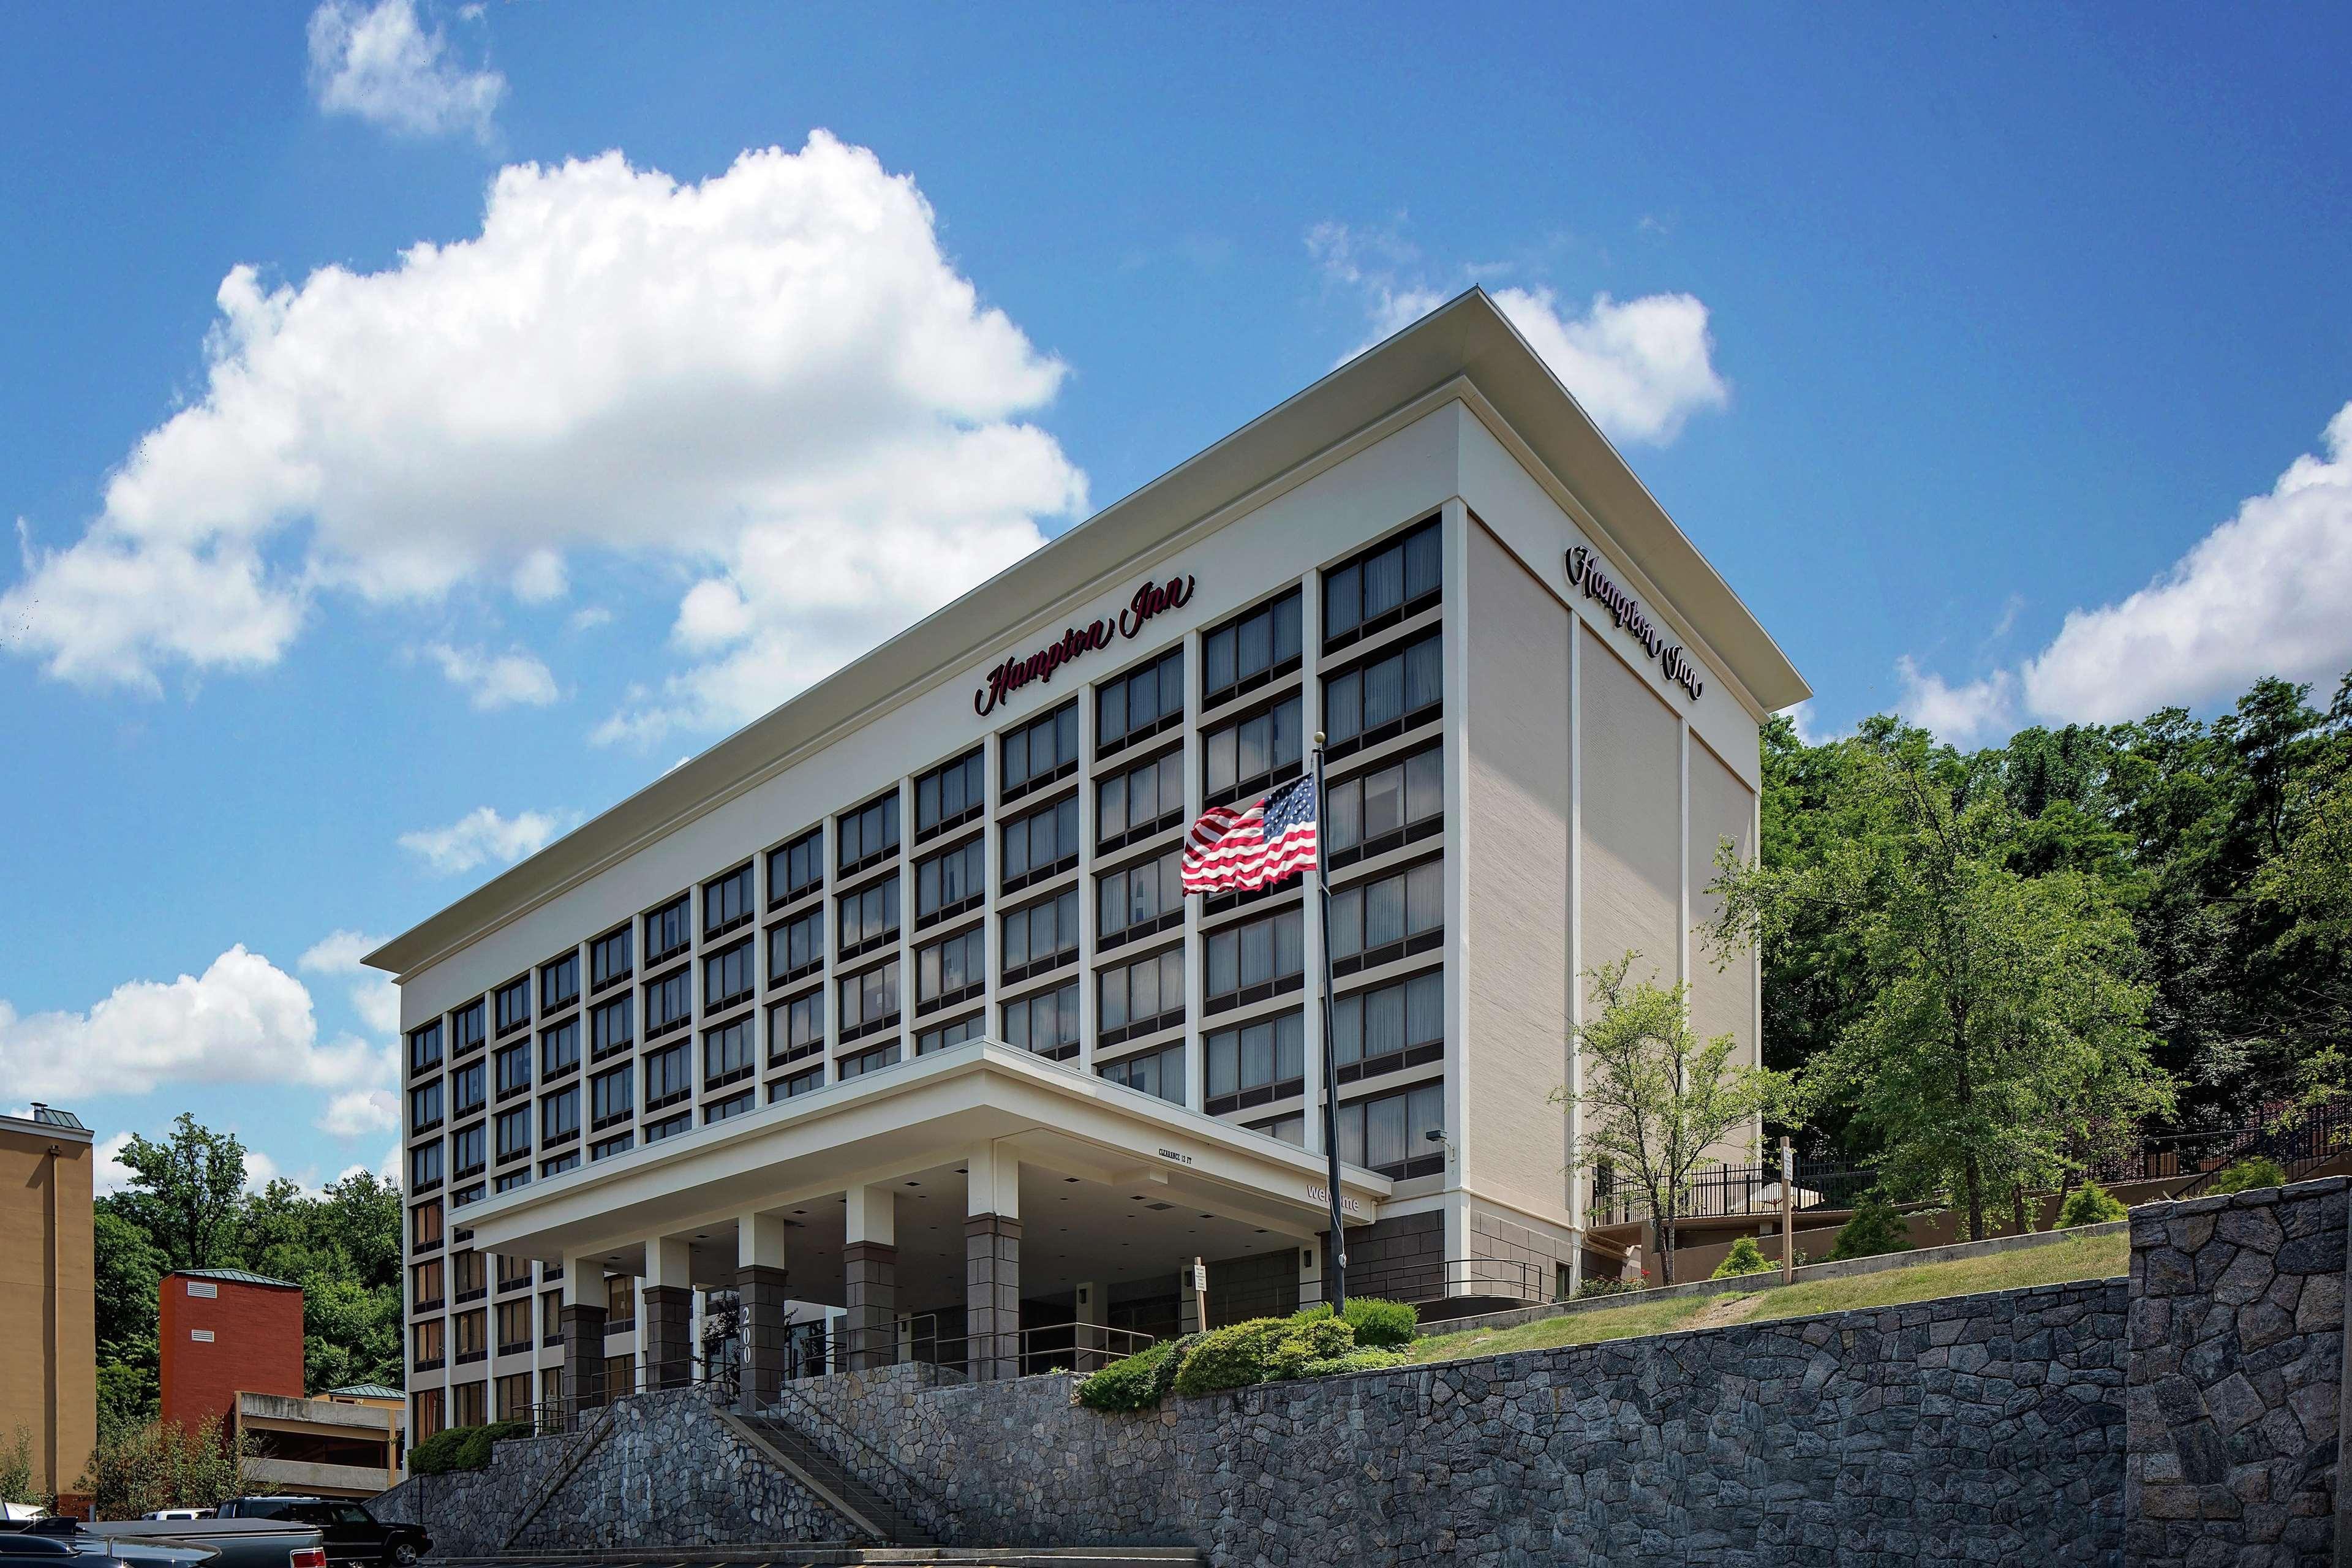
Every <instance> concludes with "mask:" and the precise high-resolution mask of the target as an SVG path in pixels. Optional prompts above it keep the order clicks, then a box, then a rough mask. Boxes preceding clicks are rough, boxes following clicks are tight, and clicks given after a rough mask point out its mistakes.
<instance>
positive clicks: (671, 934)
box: [646, 893, 694, 963]
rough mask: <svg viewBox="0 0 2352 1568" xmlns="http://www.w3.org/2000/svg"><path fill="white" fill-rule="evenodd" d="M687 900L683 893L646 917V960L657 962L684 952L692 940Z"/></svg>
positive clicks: (692, 934)
mask: <svg viewBox="0 0 2352 1568" xmlns="http://www.w3.org/2000/svg"><path fill="white" fill-rule="evenodd" d="M687 905H688V898H687V896H686V895H685V894H684V893H680V894H679V895H678V896H677V898H675V899H672V900H670V901H669V902H668V903H666V904H664V905H663V906H662V907H661V908H659V909H657V910H655V911H654V912H653V913H651V914H649V915H647V916H646V963H660V962H661V961H662V960H663V959H665V958H671V957H675V956H676V955H677V954H678V953H681V952H685V951H686V950H687V949H688V947H689V946H691V945H692V944H693V942H694V931H693V928H692V926H691V925H690V924H689V923H688V921H689V916H688V909H687Z"/></svg>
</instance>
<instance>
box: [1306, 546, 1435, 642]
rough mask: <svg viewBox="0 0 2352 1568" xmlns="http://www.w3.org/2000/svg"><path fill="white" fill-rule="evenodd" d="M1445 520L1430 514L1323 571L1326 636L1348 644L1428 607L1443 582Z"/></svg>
mask: <svg viewBox="0 0 2352 1568" xmlns="http://www.w3.org/2000/svg"><path fill="white" fill-rule="evenodd" d="M1440 537H1441V535H1440V531H1439V523H1438V520H1437V519H1435V518H1432V519H1430V520H1429V521H1427V522H1424V523H1423V524H1422V525H1421V526H1420V527H1419V528H1416V529H1413V530H1412V531H1409V532H1407V533H1405V534H1403V535H1402V536H1401V537H1399V538H1396V539H1392V540H1391V541H1389V542H1387V543H1385V544H1379V545H1375V546H1373V547H1372V548H1371V549H1370V550H1367V551H1365V552H1363V553H1362V554H1361V555H1359V556H1357V557H1356V558H1355V559H1354V560H1352V561H1349V562H1348V563H1345V564H1343V565H1340V566H1337V567H1334V568H1333V569H1331V570H1330V571H1328V572H1326V573H1325V574H1323V642H1324V646H1325V647H1332V646H1335V645H1339V646H1344V645H1345V644H1346V643H1348V642H1350V641H1353V640H1354V639H1355V638H1356V637H1360V636H1361V635H1363V634H1364V633H1365V632H1367V631H1376V630H1378V629H1379V628H1380V627H1381V626H1383V625H1390V624H1393V623H1394V621H1396V620H1397V619H1400V618H1402V616H1409V615H1412V614H1415V613H1417V612H1419V611H1420V610H1423V609H1424V608H1426V607H1427V606H1428V605H1431V604H1433V603H1435V602H1436V596H1437V595H1438V592H1439V589H1440V588H1441V587H1442V586H1443V579H1442V570H1441V553H1442V552H1440V550H1439V548H1438V545H1439V540H1440Z"/></svg>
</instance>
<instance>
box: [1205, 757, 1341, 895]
mask: <svg viewBox="0 0 2352 1568" xmlns="http://www.w3.org/2000/svg"><path fill="white" fill-rule="evenodd" d="M1313 864H1315V779H1314V776H1313V775H1312V774H1309V775H1308V776H1307V777H1306V778H1303V779H1300V780H1298V781H1297V783H1296V784H1287V785H1285V786H1284V787H1283V788H1281V789H1278V790H1276V791H1275V792H1274V794H1272V795H1267V796H1266V797H1265V799H1264V800H1261V801H1259V802H1258V803H1257V804H1256V805H1251V806H1247V807H1244V808H1242V809H1239V810H1236V809H1235V808H1234V807H1233V806H1230V805H1213V806H1211V807H1210V808H1209V809H1208V810H1206V811H1204V812H1202V814H1201V820H1200V821H1198V822H1196V823H1194V824H1192V831H1191V832H1189V833H1187V834H1185V836H1184V873H1183V874H1184V890H1185V891H1186V892H1188V893H1215V892H1222V891H1223V889H1227V888H1263V887H1266V886H1269V885H1270V884H1272V883H1276V882H1279V881H1281V880H1282V879H1284V878H1285V877H1287V876H1290V875H1292V874H1293V873H1295V872H1297V871H1298V870H1301V869H1303V868H1306V867H1308V866H1312V865H1313Z"/></svg>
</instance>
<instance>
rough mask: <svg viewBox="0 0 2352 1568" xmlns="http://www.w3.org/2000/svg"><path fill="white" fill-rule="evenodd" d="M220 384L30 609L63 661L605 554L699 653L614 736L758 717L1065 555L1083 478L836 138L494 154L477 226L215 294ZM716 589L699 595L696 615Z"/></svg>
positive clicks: (198, 662)
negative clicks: (365, 264) (553, 154)
mask: <svg viewBox="0 0 2352 1568" xmlns="http://www.w3.org/2000/svg"><path fill="white" fill-rule="evenodd" d="M219 306H220V312H221V314H220V320H219V322H218V324H217V326H216V327H215V330H214V331H213V333H212V336H211V339H210V343H209V357H210V363H209V367H208V370H207V374H206V382H205V387H204V390H203V393H202V395H201V396H200V397H198V398H197V399H196V400H195V401H194V403H192V404H191V405H189V406H187V407H185V408H184V409H182V410H181V411H180V412H179V413H177V414H175V415H174V416H173V417H172V418H170V419H169V420H167V421H165V422H164V423H163V425H162V426H159V427H158V428H156V429H154V430H152V431H151V432H150V433H149V434H148V435H147V436H146V437H144V438H142V440H141V441H140V442H139V444H138V445H137V447H135V449H134V450H133V451H132V452H131V455H130V456H129V457H128V458H126V460H125V461H124V463H123V464H122V466H121V468H119V469H118V470H117V471H116V472H115V474H114V475H113V476H112V478H111V479H110V481H109V483H108V485H107V487H106V492H105V501H104V506H103V509H102V510H101V511H100V514H99V515H98V516H97V517H96V518H95V519H93V520H92V521H90V522H89V525H88V526H87V528H86V529H85V530H84V531H83V532H82V534H81V535H80V537H79V538H78V539H77V540H75V541H73V542H70V543H66V544H62V545H58V546H54V547H47V548H41V547H35V546H32V545H28V546H27V547H26V566H25V572H24V575H23V577H22V579H21V580H20V581H19V582H18V583H17V584H15V585H14V586H13V587H11V588H10V589H9V590H8V592H7V593H6V594H5V595H0V621H5V622H6V623H7V624H10V625H11V626H16V627H17V628H19V629H18V633H17V637H16V642H15V646H16V647H18V648H20V649H22V650H23V651H25V652H26V653H27V654H29V655H30V656H32V657H35V658H39V659H41V660H42V661H43V663H44V665H45V667H46V668H47V671H48V673H49V674H51V675H52V676H55V677H58V678H62V679H69V680H73V681H77V682H80V683H82V684H85V685H89V686H92V687H100V688H103V687H109V686H113V687H128V688H131V689H140V690H144V691H149V692H155V691H160V690H161V689H162V688H161V679H160V674H161V672H163V671H164V670H167V669H170V668H175V667H179V668H187V669H191V670H194V671H199V672H202V671H209V670H218V669H248V668H257V667H260V666H266V665H268V664H270V663H273V662H275V661H276V660H278V659H279V658H283V657H284V656H285V654H286V651H287V649H288V647H289V646H290V645H291V644H292V643H293V642H294V641H295V639H296V638H297V637H299V635H300V634H301V632H302V629H303V627H304V626H306V625H308V624H310V622H311V621H313V620H314V619H316V618H318V605H319V602H320V599H321V598H322V597H323V596H326V595H338V594H340V595H355V596H357V597H359V598H361V599H363V600H365V601H368V602H371V603H379V604H383V603H399V604H415V603H418V602H422V601H431V600H435V599H437V598H439V597H440V596H442V595H446V594H448V593H450V592H451V591H452V590H454V589H456V588H457V587H459V586H460V585H466V586H468V587H471V588H475V589H478V590H479V591H480V592H483V593H485V594H496V593H499V592H505V593H509V594H513V595H516V596H517V597H519V598H520V599H522V600H524V601H535V600H538V599H541V598H544V597H548V596H551V595H554V594H556V593H558V592H560V591H562V588H563V586H564V582H563V575H562V574H563V568H564V564H565V563H566V562H567V561H569V560H571V559H572V558H573V557H575V556H578V555H580V554H582V553H583V552H602V553H603V554H604V555H605V556H606V557H607V558H610V559H615V560H617V559H620V558H622V557H626V558H628V559H629V560H631V561H633V562H636V563H640V565H639V567H638V569H639V570H640V572H642V571H643V570H644V566H643V563H647V562H649V561H650V562H652V563H655V564H656V567H660V566H667V568H668V569H671V570H674V571H675V573H676V574H677V581H678V582H679V583H680V584H681V587H680V589H679V593H680V604H679V607H678V613H677V626H676V636H675V637H674V638H673V642H674V645H675V647H677V656H678V658H679V660H680V663H679V665H678V666H677V667H676V668H673V669H672V670H671V671H669V672H667V674H656V676H655V677H654V678H652V679H649V680H648V681H647V682H646V685H645V687H644V688H643V689H640V690H638V691H637V692H635V694H634V695H633V696H631V697H630V699H629V700H627V701H626V702H625V704H624V706H623V707H622V708H621V710H619V711H617V712H614V714H612V715H611V717H610V719H609V720H608V721H606V722H605V723H604V724H603V725H602V726H601V728H600V729H599V731H598V734H599V736H600V738H602V739H604V740H607V741H632V742H648V743H649V742H653V741H655V740H657V739H660V738H662V737H664V736H667V735H668V734H669V733H671V732H672V731H688V732H692V733H701V734H707V733H709V732H712V731H717V730H719V729H722V728H725V727H728V726H731V725H734V724H738V723H740V722H742V721H745V720H748V719H750V718H753V717H756V716H757V715H758V714H760V713H762V712H764V711H766V710H768V709H770V708H772V707H773V706H775V705H776V704H777V703H778V702H780V701H782V700H784V699H786V698H788V697H790V696H791V695H792V694H793V693H794V692H795V691H798V690H799V689H802V688H803V687H804V686H806V685H808V684H809V683H810V682H811V681H813V680H815V679H819V678H821V677H822V676H824V675H825V674H826V673H828V672H830V671H831V670H833V669H835V668H838V667H839V666H840V665H841V664H842V663H844V662H845V661H846V660H847V659H848V658H852V657H854V656H856V654H858V653H860V652H863V651H864V650H865V649H866V648H867V647H872V646H873V645H874V644H875V643H876V642H877V641H878V640H879V639H881V638H882V637H887V635H889V634H890V633H892V632H894V631H896V630H898V628H900V627H902V626H906V625H908V623H909V622H911V621H912V620H914V619H915V618H917V617H919V616H921V615H923V614H925V613H927V612H929V610H932V609H934V608H936V607H938V606H939V605H941V604H944V603H946V602H947V601H948V600H949V599H950V598H952V597H953V596H954V595H957V594H959V593H961V592H962V591H963V590H965V589H966V588H969V587H970V586H971V584H973V583H975V582H977V581H979V580H980V579H982V578H983V577H985V576H987V575H989V574H992V573H994V572H996V571H998V570H1000V569H1001V568H1003V567H1004V566H1005V565H1007V564H1009V563H1012V562H1013V561H1014V560H1016V559H1018V558H1019V557H1020V556H1022V555H1024V554H1025V553H1027V552H1029V551H1031V550H1033V549H1034V548H1036V546H1037V545H1038V544H1039V543H1040V542H1042V541H1043V539H1044V537H1045V535H1044V531H1043V530H1042V528H1041V526H1040V520H1041V519H1048V518H1055V517H1064V516H1074V515H1076V514H1077V513H1079V512H1081V511H1082V510H1084V508H1085V504H1086V493H1087V487H1086V479H1085V476H1084V475H1083V474H1082V473H1080V472H1079V470H1078V469H1077V468H1076V467H1075V466H1073V465H1072V464H1071V462H1070V461H1069V459H1068V458H1066V456H1065V455H1064V453H1063V452H1062V449H1061V447H1060V446H1059V445H1058V443H1056V442H1055V439H1054V438H1053V437H1052V436H1050V435H1049V434H1047V433H1046V432H1045V431H1044V430H1043V429H1041V428H1039V427H1038V426H1035V425H1034V424H1033V423H1031V422H1029V417H1028V416H1031V415H1032V414H1034V412H1035V411H1037V410H1039V409H1042V408H1043V407H1045V405H1047V404H1048V403H1049V402H1050V401H1051V400H1052V398H1053V397H1054V396H1055V393H1056V391H1057V389H1058V388H1059V386H1060V385H1061V383H1062V381H1063V379H1064V375H1065V370H1064V367H1063V365H1062V364H1061V363H1060V362H1059V361H1058V360H1056V359H1055V358H1054V357H1052V356H1051V355H1049V354H1046V353H1041V352H1040V351H1039V350H1037V349H1036V348H1034V346H1032V344H1031V343H1030V342H1029V341H1028V340H1027V338H1025V337H1024V335H1023V333H1022V331H1021V330H1020V329H1019V328H1018V327H1017V326H1015V325H1014V324H1013V321H1011V320H1010V319H1008V318H1007V317H1006V316H1005V314H1004V313H1003V311H1002V310H996V309H994V308H992V307H991V306H989V305H987V304H986V303H984V302H983V301H982V299H981V297H980V294H979V291H978V290H977V289H975V288H974V287H973V285H972V284H971V282H970V281H968V280H967V279H964V278H963V277H962V276H961V275H960V274H959V273H958V272H957V271H956V269H955V268H954V267H953V266H952V265H951V264H950V261H949V259H948V258H947V257H946V256H945V255H944V254H943V253H942V252H941V250H940V244H939V237H938V234H937V231H936V226H935V224H934V221H933V216H932V213H931V209H930V206H929V204H928V203H927V202H926V201H925V200H924V198H923V195H922V194H921V192H920V191H919V190H918V189H917V188H916V186H915V184H914V182H913V180H912V179H911V178H909V177H907V176H904V175H898V174H891V173H890V172H888V171H887V170H885V169H884V168H883V167H882V165H881V163H880V162H879V160H877V158H876V157H875V156H874V154H873V153H869V152H866V151H865V150H863V149H860V148H856V147H851V146H847V145H845V144H843V143H842V142H838V141H836V140H835V139H834V138H833V137H831V136H829V135H827V134H825V133H824V132H816V133H814V134H813V135H812V136H811V137H810V138H809V141H808V142H807V144H806V145H805V146H804V147H803V148H802V149H801V150H800V151H799V152H797V153H788V152H784V151H782V150H779V149H775V148H770V149H768V150H765V151H761V152H751V153H745V154H743V155H742V156H741V157H740V158H739V159H738V160H737V161H736V162H735V163H734V164H733V166H732V167H731V168H730V169H729V170H728V171H727V172H726V173H724V174H719V175H716V176H714V177H712V178H709V179H707V180H704V181H702V182H701V183H699V184H681V183H679V182H678V181H676V180H674V179H671V178H670V177H669V176H667V175H666V174H660V173H657V172H655V171H651V170H643V169H638V168H634V167H632V166H631V165H630V164H629V163H628V162H627V161H626V160H625V159H624V158H623V157H622V156H621V155H620V154H619V153H606V154H604V155H603V156H601V157H597V158H593V159H589V160H585V161H579V162H572V163H562V164H560V165H554V166H549V167H542V166H540V165H536V164H521V165H517V166H513V167H509V168H507V169H504V170H501V171H500V172H499V174H498V176H497V178H496V179H495V180H494V181H493V182H492V184H491V186H490V190H489V195H488V205H487V210H486V211H485V213H484V216H483V220H482V227H481V232H480V233H479V234H478V236H475V237H470V238H464V239H459V240H457V241H454V242H451V243H447V244H433V243H420V244H418V245H415V246H414V247H411V248H410V249H409V250H407V251H406V252H404V254H403V255H402V256H401V258H399V260H398V261H397V262H396V263H395V264H394V265H393V266H391V267H389V268H385V269H383V270H382V271H377V272H353V271H350V270H347V269H345V268H339V267H329V268H320V270H318V271H316V272H314V273H311V274H310V276H309V277H308V278H306V279H303V280H302V281H301V282H300V283H299V284H289V285H285V286H280V287H276V288H271V287H268V286H266V285H265V284H264V283H263V281H262V279H261V274H260V273H259V271H258V270H257V269H256V268H252V267H246V266H241V267H238V268H236V269H234V270H233V271H231V272H230V273H229V275H228V277H227V279H226V280H225V281H224V282H223V283H222V285H221V288H220V290H219ZM689 601H690V603H689Z"/></svg>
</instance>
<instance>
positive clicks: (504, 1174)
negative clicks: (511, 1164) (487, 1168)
mask: <svg viewBox="0 0 2352 1568" xmlns="http://www.w3.org/2000/svg"><path fill="white" fill-rule="evenodd" d="M529 1185H530V1166H528V1165H526V1166H524V1167H523V1168H522V1169H521V1170H520V1171H500V1172H499V1173H498V1174H497V1175H495V1176H492V1177H491V1178H490V1189H491V1191H493V1192H500V1193H510V1192H512V1191H514V1190H515V1189H516V1188H517V1187H527V1186H529Z"/></svg>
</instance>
